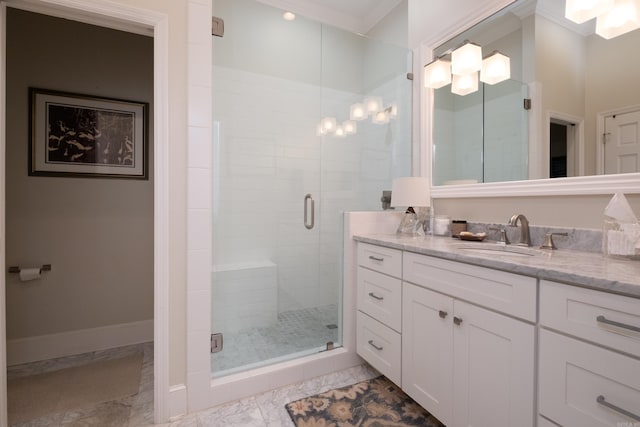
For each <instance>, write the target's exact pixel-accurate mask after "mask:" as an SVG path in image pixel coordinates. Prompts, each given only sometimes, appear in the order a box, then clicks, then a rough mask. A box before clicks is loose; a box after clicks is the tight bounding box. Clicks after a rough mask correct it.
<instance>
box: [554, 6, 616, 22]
mask: <svg viewBox="0 0 640 427" xmlns="http://www.w3.org/2000/svg"><path fill="white" fill-rule="evenodd" d="M566 2H567V3H566V7H565V9H564V16H565V18H567V19H569V20H571V21H573V22H575V23H577V24H582V23H583V22H586V21H588V20H589V19H593V18H595V17H597V16H600V15H602V14H603V13H605V12H606V11H607V10H610V9H611V8H612V7H613V2H614V0H566Z"/></svg>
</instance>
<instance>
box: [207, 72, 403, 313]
mask: <svg viewBox="0 0 640 427" xmlns="http://www.w3.org/2000/svg"><path fill="white" fill-rule="evenodd" d="M213 74H214V79H213V86H214V93H215V94H216V97H217V101H216V106H217V105H224V106H225V107H224V109H221V110H215V108H216V107H214V124H213V126H214V151H215V155H214V179H213V182H214V203H213V206H214V232H215V235H216V239H215V242H214V251H213V252H214V260H215V263H216V266H221V267H222V266H225V265H228V264H234V263H247V262H249V263H273V264H275V265H276V268H277V278H278V302H277V310H278V312H282V311H287V310H292V309H300V308H308V307H316V306H319V305H326V304H335V303H336V301H338V293H339V291H340V289H341V283H340V282H341V280H340V278H341V269H340V264H339V263H340V259H341V247H342V244H341V243H342V212H344V211H346V210H379V209H380V206H381V205H380V196H381V192H382V190H384V189H390V183H391V179H392V177H393V176H400V175H408V174H409V172H408V171H409V170H410V167H409V165H410V158H411V152H410V150H411V148H410V135H409V134H408V132H409V129H410V126H409V123H408V121H409V120H410V115H409V111H408V108H409V105H410V99H409V98H408V97H410V89H409V83H408V82H407V80H406V78H405V76H404V75H402V76H398V77H396V78H394V79H393V80H391V81H389V82H387V83H385V84H384V85H382V86H380V87H378V88H376V89H375V90H374V91H372V94H375V95H378V96H382V97H383V100H384V101H385V102H386V103H390V102H391V101H395V102H397V104H398V106H399V108H400V115H399V117H398V118H397V119H395V120H392V121H391V122H390V123H389V124H386V125H375V124H372V123H370V121H367V122H364V121H362V122H358V123H357V124H358V133H357V134H356V135H351V136H347V137H346V138H336V137H333V136H325V137H318V136H316V134H315V131H316V125H317V123H318V122H319V121H320V119H321V118H322V117H323V116H325V115H332V116H337V118H338V120H339V121H342V120H345V119H347V118H348V114H349V106H350V104H351V103H353V102H356V101H361V100H362V95H356V94H352V93H347V92H344V91H338V90H332V89H327V88H320V87H317V86H313V85H311V84H306V83H300V82H295V81H290V80H284V79H280V78H276V77H271V76H266V75H262V74H256V73H250V72H247V71H242V70H238V69H228V68H225V67H221V66H214V71H213ZM403 108H405V109H406V111H402V109H403ZM403 121H404V122H403ZM307 193H310V194H312V195H313V197H314V199H315V203H316V224H315V227H314V228H313V229H312V230H307V229H306V228H305V227H304V225H303V200H304V196H305V195H306V194H307ZM318 259H320V263H318ZM223 268H224V267H223ZM214 293H215V291H214Z"/></svg>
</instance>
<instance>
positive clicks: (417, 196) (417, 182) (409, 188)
mask: <svg viewBox="0 0 640 427" xmlns="http://www.w3.org/2000/svg"><path fill="white" fill-rule="evenodd" d="M391 206H394V207H397V206H407V207H409V206H411V207H426V206H431V192H430V188H429V180H428V179H427V178H424V177H420V176H409V177H402V178H395V179H394V180H393V184H392V186H391Z"/></svg>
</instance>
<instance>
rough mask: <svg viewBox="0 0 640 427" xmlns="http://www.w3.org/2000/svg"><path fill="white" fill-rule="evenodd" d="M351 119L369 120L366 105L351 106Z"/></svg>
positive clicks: (356, 104)
mask: <svg viewBox="0 0 640 427" xmlns="http://www.w3.org/2000/svg"><path fill="white" fill-rule="evenodd" d="M349 118H350V119H351V120H364V119H366V118H367V111H366V110H365V108H364V104H362V103H359V102H357V103H355V104H352V105H351V108H350V112H349Z"/></svg>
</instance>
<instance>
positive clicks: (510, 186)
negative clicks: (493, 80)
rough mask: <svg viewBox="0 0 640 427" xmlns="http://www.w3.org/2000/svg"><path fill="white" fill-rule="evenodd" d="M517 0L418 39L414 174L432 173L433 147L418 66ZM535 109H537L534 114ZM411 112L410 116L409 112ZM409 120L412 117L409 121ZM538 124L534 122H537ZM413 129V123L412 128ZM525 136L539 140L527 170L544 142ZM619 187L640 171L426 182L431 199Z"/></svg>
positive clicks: (630, 188) (638, 177)
mask: <svg viewBox="0 0 640 427" xmlns="http://www.w3.org/2000/svg"><path fill="white" fill-rule="evenodd" d="M514 1H517V0H492V1H491V2H490V4H488V5H486V6H485V7H484V8H482V9H481V10H477V9H476V11H475V13H473V14H471V15H467V16H466V17H463V18H462V19H459V20H457V21H456V22H453V23H451V24H450V25H448V26H447V27H446V28H445V29H444V30H443V31H440V32H438V33H436V34H434V35H433V36H432V37H430V38H429V39H428V40H425V41H423V42H422V43H421V45H420V47H419V48H417V49H416V51H414V58H416V59H417V60H416V61H415V62H414V64H415V66H414V74H415V75H418V76H420V77H419V78H418V79H416V82H417V83H418V86H419V87H418V88H417V89H414V94H415V95H418V94H419V97H416V96H414V99H416V98H418V99H419V100H420V101H419V103H414V108H416V109H417V110H418V111H417V114H418V117H417V120H415V122H418V123H419V124H420V135H422V138H420V139H421V147H420V148H421V149H420V150H419V153H420V155H419V161H418V162H416V163H414V170H415V169H417V170H418V171H419V174H418V175H421V176H426V177H429V179H430V180H431V182H433V176H432V160H433V157H432V153H433V133H432V132H433V90H432V89H428V88H425V87H424V75H423V67H424V65H426V64H428V63H429V62H431V61H432V58H433V51H434V50H435V49H436V48H437V47H438V46H440V45H441V44H443V43H445V42H446V41H447V40H450V39H451V38H453V37H455V36H456V35H458V34H460V33H462V32H464V31H466V30H468V29H469V28H471V27H472V26H473V25H475V24H477V23H478V22H480V21H482V20H484V19H486V18H488V17H489V16H491V15H493V14H494V13H496V12H498V11H499V10H501V9H502V8H504V7H506V6H508V5H510V4H511V3H513V2H514ZM531 95H532V102H535V98H536V96H539V94H535V93H532V94H531ZM536 113H537V114H536ZM532 114H535V116H534V117H532V118H531V121H530V123H536V122H537V123H540V120H542V119H543V118H542V117H539V116H540V115H542V112H541V111H537V110H532ZM414 117H415V116H414ZM415 122H414V123H415ZM537 128H539V127H537ZM416 130H417V129H416ZM529 141H530V142H531V141H538V142H540V144H535V145H536V146H533V145H534V144H529V175H530V176H531V175H532V174H535V173H536V172H537V171H540V170H541V166H542V165H541V154H542V153H544V152H547V151H548V147H542V144H543V143H544V141H545V139H544V138H542V135H538V134H536V133H535V132H531V131H530V134H529ZM616 192H623V193H627V194H636V193H640V173H630V174H616V175H591V176H578V177H569V178H553V179H551V178H546V179H530V180H523V181H505V182H490V183H478V184H470V185H450V186H449V185H439V186H433V185H431V197H432V198H433V199H444V198H471V197H526V196H567V195H602V194H613V193H616Z"/></svg>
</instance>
